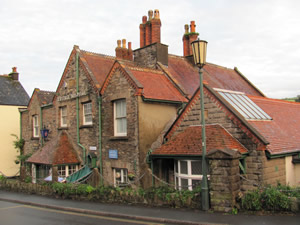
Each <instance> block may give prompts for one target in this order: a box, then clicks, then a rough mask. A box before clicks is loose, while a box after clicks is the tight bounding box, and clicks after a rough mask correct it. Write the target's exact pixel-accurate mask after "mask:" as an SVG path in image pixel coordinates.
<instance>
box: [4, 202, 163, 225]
mask: <svg viewBox="0 0 300 225" xmlns="http://www.w3.org/2000/svg"><path fill="white" fill-rule="evenodd" d="M0 224H1V225H41V224H43V225H52V224H53V225H54V224H55V225H58V224H59V225H60V224H63V225H71V224H72V225H95V224H105V225H125V224H145V225H146V224H158V223H151V222H146V221H135V220H129V219H122V218H112V217H104V216H95V215H85V214H81V213H74V212H67V211H59V210H55V209H47V208H41V207H36V206H29V205H22V204H16V203H9V202H4V201H0Z"/></svg>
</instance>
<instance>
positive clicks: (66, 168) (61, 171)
mask: <svg viewBox="0 0 300 225" xmlns="http://www.w3.org/2000/svg"><path fill="white" fill-rule="evenodd" d="M76 171H78V165H61V166H58V167H57V173H58V176H59V177H63V178H66V177H68V176H70V175H71V174H73V173H75V172H76Z"/></svg>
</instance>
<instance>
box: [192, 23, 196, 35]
mask: <svg viewBox="0 0 300 225" xmlns="http://www.w3.org/2000/svg"><path fill="white" fill-rule="evenodd" d="M195 32H196V24H195V21H191V33H195Z"/></svg>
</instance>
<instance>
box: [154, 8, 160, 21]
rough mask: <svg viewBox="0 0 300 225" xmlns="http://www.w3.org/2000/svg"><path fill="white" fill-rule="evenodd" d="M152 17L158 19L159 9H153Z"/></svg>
mask: <svg viewBox="0 0 300 225" xmlns="http://www.w3.org/2000/svg"><path fill="white" fill-rule="evenodd" d="M154 19H159V10H158V9H155V10H154Z"/></svg>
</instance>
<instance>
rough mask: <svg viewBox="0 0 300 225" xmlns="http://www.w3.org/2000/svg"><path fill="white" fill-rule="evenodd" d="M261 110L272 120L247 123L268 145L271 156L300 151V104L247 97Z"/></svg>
mask: <svg viewBox="0 0 300 225" xmlns="http://www.w3.org/2000/svg"><path fill="white" fill-rule="evenodd" d="M248 97H249V98H250V99H251V100H252V101H253V102H255V103H256V104H257V105H258V106H259V107H260V108H262V109H263V110H264V111H265V112H266V113H267V114H268V115H270V116H271V117H272V120H269V121H268V120H265V121H264V120H262V121H255V120H254V121H248V122H249V123H250V124H251V125H252V126H253V127H254V128H255V129H256V130H257V131H258V132H260V133H261V135H263V136H264V137H265V138H266V139H267V140H268V141H269V142H270V144H269V145H267V150H268V151H269V152H270V153H271V154H272V155H276V154H285V153H290V152H297V151H300V103H296V102H288V101H284V100H277V99H270V98H263V97H257V96H248Z"/></svg>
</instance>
